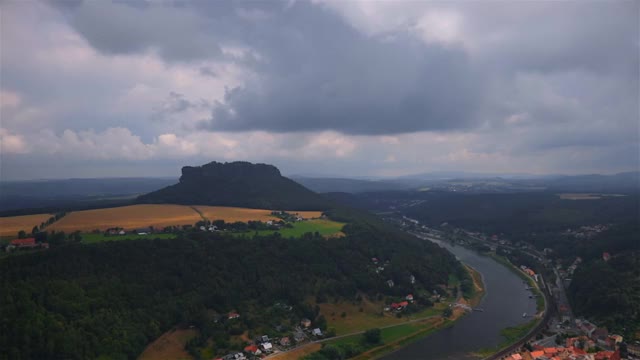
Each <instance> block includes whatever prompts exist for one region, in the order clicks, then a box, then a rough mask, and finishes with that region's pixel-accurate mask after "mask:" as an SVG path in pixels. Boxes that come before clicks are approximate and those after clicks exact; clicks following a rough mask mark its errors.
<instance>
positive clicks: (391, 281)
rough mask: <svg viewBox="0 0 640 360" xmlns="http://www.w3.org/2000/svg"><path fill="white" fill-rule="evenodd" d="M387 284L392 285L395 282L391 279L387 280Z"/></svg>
mask: <svg viewBox="0 0 640 360" xmlns="http://www.w3.org/2000/svg"><path fill="white" fill-rule="evenodd" d="M387 285H389V287H393V285H395V283H394V282H393V280H387Z"/></svg>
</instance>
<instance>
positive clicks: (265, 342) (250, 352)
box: [215, 312, 324, 360]
mask: <svg viewBox="0 0 640 360" xmlns="http://www.w3.org/2000/svg"><path fill="white" fill-rule="evenodd" d="M239 317H240V315H239V314H238V313H236V312H231V313H229V314H228V318H229V319H237V318H239ZM322 337H324V334H323V332H322V330H321V329H320V328H312V327H311V320H309V319H302V320H301V321H300V325H299V326H297V327H296V328H295V329H294V330H293V332H292V334H291V335H290V336H283V337H281V338H270V337H269V336H268V335H262V336H258V337H256V338H255V339H254V340H253V341H252V342H250V343H249V344H248V345H247V346H245V347H244V349H243V351H242V352H233V353H230V354H227V355H225V356H223V357H220V358H216V359H215V360H247V359H255V358H261V357H263V356H265V355H269V354H273V353H277V352H278V351H285V350H289V349H290V348H291V346H293V345H294V344H299V343H302V342H305V341H307V340H308V339H309V338H312V339H320V338H322Z"/></svg>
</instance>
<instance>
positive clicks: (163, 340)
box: [138, 329, 197, 360]
mask: <svg viewBox="0 0 640 360" xmlns="http://www.w3.org/2000/svg"><path fill="white" fill-rule="evenodd" d="M196 335H197V331H195V330H192V329H180V330H171V331H169V332H166V333H164V334H162V336H160V337H159V338H158V339H156V340H155V341H154V342H152V343H151V344H149V346H147V348H146V349H144V352H143V353H142V354H141V355H140V356H139V357H138V360H179V359H193V358H192V357H191V355H189V353H188V352H187V351H186V350H185V349H184V346H185V344H186V343H187V341H189V340H191V339H193V338H194V337H195V336H196Z"/></svg>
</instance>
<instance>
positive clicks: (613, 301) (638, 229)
mask: <svg viewBox="0 0 640 360" xmlns="http://www.w3.org/2000/svg"><path fill="white" fill-rule="evenodd" d="M578 249H579V250H578V255H582V256H583V264H581V266H579V267H578V268H577V270H576V272H575V274H574V276H573V280H572V281H571V286H570V287H569V299H570V300H571V303H572V306H573V309H574V312H575V313H576V314H578V315H582V316H587V317H589V318H591V319H593V320H594V321H596V322H597V323H598V324H602V325H605V326H607V328H609V330H610V331H614V332H616V333H620V334H623V335H625V338H626V339H628V340H629V339H632V338H634V337H636V338H639V339H640V334H638V332H640V224H638V223H632V224H626V225H622V226H618V227H615V228H613V229H611V230H609V231H608V232H605V233H603V234H601V235H600V236H598V237H597V238H595V239H593V240H591V241H587V242H586V244H583V245H582V246H581V247H579V248H578ZM604 251H606V252H609V253H610V254H611V259H610V260H608V261H605V260H604V259H603V258H602V253H603V252H604Z"/></svg>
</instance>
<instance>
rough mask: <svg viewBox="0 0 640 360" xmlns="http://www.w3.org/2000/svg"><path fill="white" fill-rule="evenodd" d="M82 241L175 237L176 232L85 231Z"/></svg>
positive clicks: (93, 242)
mask: <svg viewBox="0 0 640 360" xmlns="http://www.w3.org/2000/svg"><path fill="white" fill-rule="evenodd" d="M81 236H82V242H83V243H85V244H95V243H99V242H103V241H120V240H135V239H175V238H176V234H147V235H136V234H125V235H110V236H105V235H104V234H102V233H100V234H93V233H83V234H81Z"/></svg>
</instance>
